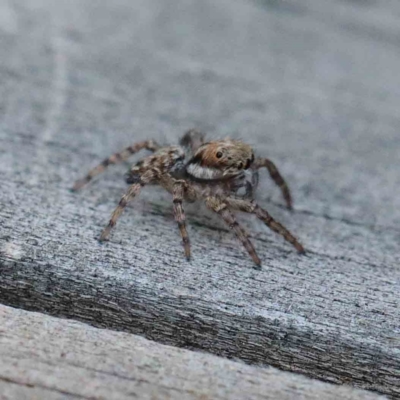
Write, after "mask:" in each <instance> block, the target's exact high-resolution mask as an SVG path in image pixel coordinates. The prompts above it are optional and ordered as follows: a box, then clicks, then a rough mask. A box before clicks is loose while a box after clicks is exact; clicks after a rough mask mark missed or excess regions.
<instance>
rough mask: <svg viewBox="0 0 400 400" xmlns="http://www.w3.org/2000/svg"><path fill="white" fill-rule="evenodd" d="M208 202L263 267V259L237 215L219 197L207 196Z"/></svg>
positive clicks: (254, 259)
mask: <svg viewBox="0 0 400 400" xmlns="http://www.w3.org/2000/svg"><path fill="white" fill-rule="evenodd" d="M206 204H207V207H209V208H210V209H211V210H213V211H214V212H216V213H217V214H218V215H220V216H221V218H222V219H223V220H224V221H225V223H226V224H227V225H228V226H229V228H230V229H232V230H233V231H234V232H235V234H236V236H237V238H238V239H239V240H240V241H241V242H242V244H243V246H244V248H245V249H246V250H247V252H248V253H249V254H250V257H251V258H252V259H253V261H254V262H255V263H256V264H257V265H258V266H259V267H261V260H260V258H259V257H258V255H257V253H256V250H255V249H254V247H253V244H252V243H251V241H250V239H249V238H248V235H247V233H246V231H245V230H244V229H243V228H242V227H241V226H240V225H239V223H238V222H237V221H236V218H235V215H234V214H233V213H232V212H231V211H230V210H229V208H228V206H227V204H226V203H225V202H223V201H221V200H220V199H219V198H217V197H207V199H206Z"/></svg>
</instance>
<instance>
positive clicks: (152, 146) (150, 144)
mask: <svg viewBox="0 0 400 400" xmlns="http://www.w3.org/2000/svg"><path fill="white" fill-rule="evenodd" d="M159 147H160V146H159V145H158V144H157V143H156V142H155V141H154V140H146V141H143V142H139V143H136V144H133V145H132V146H129V147H127V148H125V149H124V150H122V151H121V152H119V153H115V154H113V155H112V156H110V157H108V158H106V159H105V160H103V161H102V162H101V163H100V164H99V165H98V166H97V167H95V168H93V169H91V170H90V171H89V172H88V174H87V175H86V176H85V177H84V178H82V179H79V180H78V181H76V182H75V184H74V186H73V188H72V190H73V191H74V192H76V191H77V190H79V189H82V188H83V187H84V186H85V185H87V184H88V183H89V182H90V181H91V180H92V179H93V178H94V177H95V176H97V175H99V174H101V173H102V172H104V171H105V170H106V169H107V167H108V166H110V165H113V164H119V163H121V162H123V161H125V160H127V159H128V158H129V157H130V156H132V155H133V154H135V153H137V152H138V151H140V150H142V149H147V150H150V151H153V152H154V151H156V150H158V149H159Z"/></svg>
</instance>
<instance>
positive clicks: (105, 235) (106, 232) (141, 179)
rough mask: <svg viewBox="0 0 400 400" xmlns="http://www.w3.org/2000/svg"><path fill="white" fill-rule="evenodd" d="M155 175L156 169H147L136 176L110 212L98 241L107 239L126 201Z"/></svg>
mask: <svg viewBox="0 0 400 400" xmlns="http://www.w3.org/2000/svg"><path fill="white" fill-rule="evenodd" d="M156 177H157V171H156V170H148V171H146V172H145V173H144V174H143V175H141V176H140V177H138V179H137V182H135V183H134V184H132V185H131V186H130V187H129V189H128V191H127V192H126V193H125V194H124V195H123V196H122V198H121V200H120V202H119V204H118V206H117V208H116V209H115V210H114V212H113V213H112V215H111V219H110V221H109V223H108V225H107V226H106V228H105V229H104V230H103V232H102V233H101V236H100V239H99V240H100V242H103V241H105V240H107V239H108V236H109V235H110V232H111V229H112V228H113V227H114V226H115V225H116V223H117V220H118V218H119V217H120V216H121V214H122V212H123V211H124V209H125V207H126V206H127V205H128V203H129V202H130V201H131V200H133V199H134V198H135V197H136V196H137V195H138V194H139V192H140V190H141V189H142V187H143V186H144V185H146V184H148V183H150V182H151V181H154V180H155V178H156Z"/></svg>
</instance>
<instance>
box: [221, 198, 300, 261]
mask: <svg viewBox="0 0 400 400" xmlns="http://www.w3.org/2000/svg"><path fill="white" fill-rule="evenodd" d="M224 201H225V202H226V203H227V204H228V205H229V206H230V207H231V208H233V209H235V210H239V211H243V212H247V213H250V214H255V215H256V217H257V218H258V219H260V220H261V221H263V222H264V223H265V225H267V226H268V227H269V228H270V229H271V230H273V231H274V232H276V233H279V234H280V235H282V236H283V238H284V239H285V240H287V241H288V242H289V243H291V244H292V245H293V246H294V247H295V248H296V250H297V251H298V252H299V253H301V254H304V253H305V250H304V247H303V246H302V245H301V244H300V243H299V241H298V240H297V239H296V238H295V237H294V236H293V235H292V234H291V233H290V232H289V231H288V230H287V229H286V228H285V227H284V226H283V225H282V224H280V223H279V222H277V221H275V220H274V219H273V218H272V217H271V215H269V213H268V211H266V210H264V209H263V208H261V207H260V206H259V205H258V204H257V203H256V202H255V201H249V200H242V199H237V198H234V197H227V198H226V199H224Z"/></svg>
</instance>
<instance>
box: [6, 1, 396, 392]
mask: <svg viewBox="0 0 400 400" xmlns="http://www.w3.org/2000/svg"><path fill="white" fill-rule="evenodd" d="M0 4H1V8H0V15H1V18H0V48H1V52H2V54H3V55H6V56H3V57H1V59H0V173H1V191H0V232H1V233H0V251H1V254H0V301H1V302H3V303H5V304H8V305H14V306H18V307H22V308H26V309H29V310H37V311H43V312H46V313H50V314H53V315H59V316H64V317H68V318H74V319H78V320H81V321H86V322H89V323H91V324H93V325H95V326H99V327H108V328H113V329H117V330H123V331H127V332H131V333H137V334H140V335H143V336H145V337H147V338H149V339H154V340H157V341H159V342H162V343H168V344H172V345H175V346H181V347H186V348H190V349H202V350H205V351H208V352H211V353H214V354H218V355H221V356H225V357H229V358H239V359H241V360H243V361H245V362H248V363H252V364H259V365H267V364H269V365H273V366H277V367H279V368H282V369H284V370H289V371H296V372H301V373H304V374H306V375H309V376H311V377H316V378H320V379H324V380H327V381H332V382H339V383H340V382H341V383H351V384H353V385H356V386H359V387H362V388H367V389H373V390H377V391H380V392H383V393H387V394H390V395H392V396H396V395H397V396H398V395H400V368H399V366H400V322H399V321H400V311H399V292H400V267H399V261H400V244H399V243H400V241H399V239H400V229H399V222H400V196H398V188H399V186H400V172H399V154H400V134H399V114H398V99H399V92H400V74H399V71H400V51H399V48H400V41H399V38H400V25H399V24H398V21H399V15H400V3H398V2H397V1H385V2H383V1H382V2H372V1H371V2H364V1H363V2H361V1H359V2H357V1H351V2H350V1H347V2H346V1H331V2H328V1H327V2H324V1H320V0H308V1H304V2H301V3H299V2H297V1H294V0H293V1H289V0H288V1H283V2H275V1H262V0H259V1H254V2H252V1H239V0H235V1H232V0H229V1H228V0H204V1H202V2H198V1H195V0H190V1H188V0H173V1H168V2H165V1H163V0H153V1H147V0H146V1H144V0H143V1H139V0H138V1H134V2H132V1H130V0H117V1H114V2H109V3H106V2H102V3H99V2H82V1H78V0H73V1H70V0H68V1H67V0H63V1H61V0H60V1H57V2H53V1H50V0H48V1H47V0H41V1H39V0H29V1H21V0H17V1H5V0H2V1H1V2H0ZM191 127H197V128H200V129H204V130H206V131H208V132H209V135H210V136H216V135H218V136H225V135H228V134H229V135H231V136H234V137H243V138H245V139H246V140H247V141H249V142H250V143H252V144H254V145H256V149H257V151H258V153H259V154H260V155H261V154H263V155H266V156H269V157H271V158H272V159H273V160H274V161H275V162H276V163H277V165H278V166H279V167H280V169H281V171H282V173H283V174H284V176H285V177H286V178H287V180H288V182H289V184H290V186H291V188H292V191H293V195H294V199H295V210H294V211H293V212H292V213H289V212H287V211H286V210H285V209H284V208H283V207H282V201H281V198H280V194H279V191H278V190H277V189H276V188H275V187H274V186H273V185H272V183H271V182H270V181H269V179H268V178H267V176H266V174H265V175H263V177H264V179H262V184H261V186H260V192H259V195H258V198H259V201H260V203H261V204H262V205H264V206H265V207H266V208H267V209H268V210H269V211H270V212H271V214H272V215H273V216H275V217H276V218H277V219H278V220H280V221H281V222H283V223H284V224H286V225H287V226H288V227H289V228H290V229H291V230H292V231H293V232H294V233H295V234H296V235H297V236H298V237H299V238H300V239H301V241H302V242H303V243H304V245H305V246H306V248H307V249H308V250H309V252H308V255H307V256H306V257H300V256H298V255H297V254H296V252H295V251H293V249H292V248H290V246H288V245H286V244H285V243H284V242H283V241H282V240H281V238H279V237H277V236H276V235H274V234H273V233H271V232H270V231H268V230H267V228H265V227H264V226H262V225H261V224H260V223H258V222H257V221H254V220H250V219H243V218H242V220H244V221H245V222H246V226H247V227H248V229H249V230H251V231H252V232H254V235H255V239H254V242H255V245H256V248H257V250H258V252H259V255H260V257H261V258H262V260H263V263H264V264H263V269H262V271H255V270H254V269H253V264H252V262H251V260H250V259H249V257H248V256H247V254H245V252H244V251H243V249H242V248H241V247H240V246H239V245H238V244H237V242H236V239H235V238H234V237H233V235H232V234H231V233H228V232H227V231H226V229H225V228H224V227H223V225H221V223H220V222H219V221H217V220H215V219H214V218H211V217H210V215H209V214H208V213H207V212H206V211H205V210H203V209H201V210H198V209H196V208H195V207H188V208H187V211H188V215H187V217H188V220H189V234H190V236H191V240H192V249H193V261H191V262H190V263H188V262H186V261H185V260H184V258H183V252H182V248H181V244H180V238H179V233H178V230H177V227H176V225H175V223H174V221H173V217H172V212H171V209H172V206H171V198H170V196H169V195H168V194H165V193H162V192H161V191H158V190H156V189H149V190H145V191H143V193H142V194H141V195H140V197H139V198H138V199H137V200H136V201H135V203H134V205H133V206H132V207H131V208H130V209H129V210H128V211H127V212H126V213H125V214H124V216H123V218H122V219H121V222H120V223H119V225H118V229H117V230H116V231H115V233H114V235H113V237H112V240H111V242H109V243H107V244H105V245H100V244H99V243H98V242H97V241H96V240H95V239H96V237H98V235H99V233H100V231H101V229H102V228H103V226H104V224H105V223H106V222H107V220H108V218H109V214H110V212H111V211H112V210H113V208H114V207H115V205H116V203H117V202H118V200H119V198H120V195H121V193H122V191H123V190H124V189H125V185H124V182H123V180H122V176H123V173H124V172H125V168H126V167H116V168H113V169H112V170H111V171H110V172H109V173H107V174H105V175H104V176H103V178H102V180H101V181H100V180H99V181H98V182H95V183H94V184H93V185H92V186H91V187H90V188H88V190H86V191H84V192H82V193H79V194H73V193H70V192H69V188H70V187H71V185H72V183H73V181H74V180H75V179H76V178H79V177H80V176H81V175H82V173H84V172H86V171H87V170H88V168H90V167H92V166H93V165H95V164H96V163H97V162H98V161H99V160H101V159H102V158H103V157H105V156H107V155H109V154H110V153H111V152H113V151H115V150H119V149H120V148H121V147H123V146H124V145H127V144H130V143H131V142H134V141H137V140H142V139H144V138H148V137H152V138H155V139H157V140H159V141H161V142H176V141H177V139H178V137H179V136H180V135H181V133H182V132H184V131H185V130H186V129H188V128H191Z"/></svg>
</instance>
